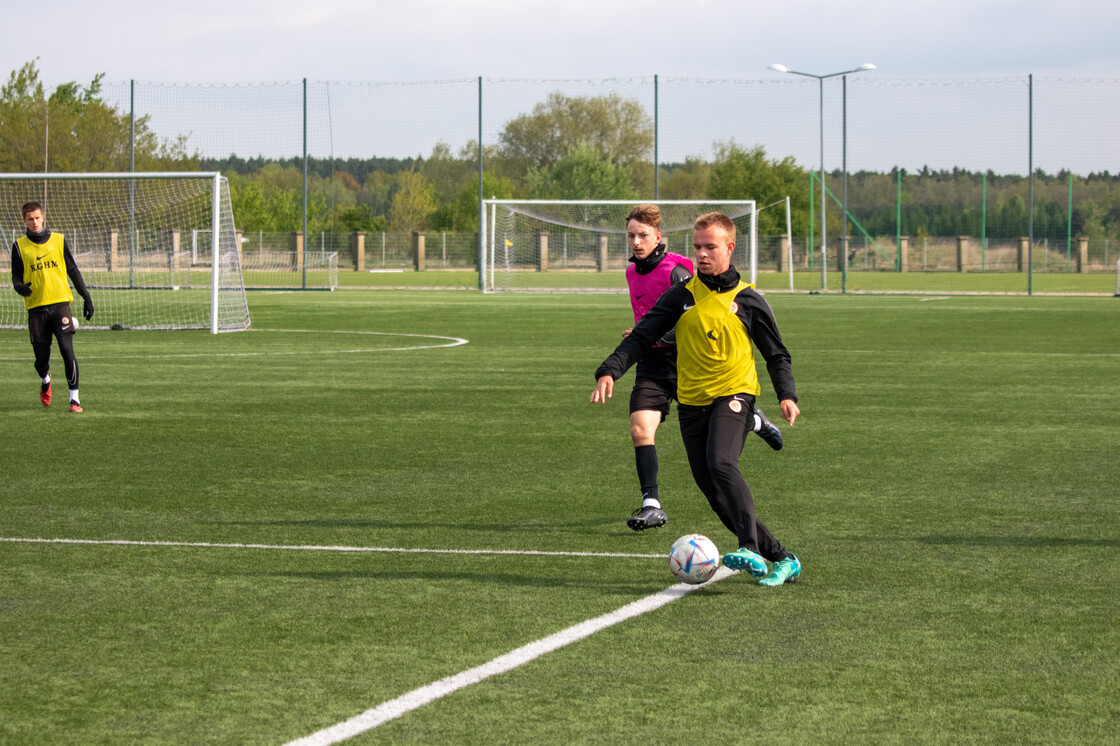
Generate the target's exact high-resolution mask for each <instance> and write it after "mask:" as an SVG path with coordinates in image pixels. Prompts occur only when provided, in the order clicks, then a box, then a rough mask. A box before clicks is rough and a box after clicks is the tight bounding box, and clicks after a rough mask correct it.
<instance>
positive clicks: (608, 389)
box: [591, 376, 614, 404]
mask: <svg viewBox="0 0 1120 746" xmlns="http://www.w3.org/2000/svg"><path fill="white" fill-rule="evenodd" d="M613 394H614V379H613V378H611V377H610V376H603V377H602V378H600V379H599V385H598V386H596V387H595V390H594V391H592V392H591V403H592V404H598V403H599V402H603V403H604V404H605V403H606V401H607V399H610V398H611V396H612V395H613Z"/></svg>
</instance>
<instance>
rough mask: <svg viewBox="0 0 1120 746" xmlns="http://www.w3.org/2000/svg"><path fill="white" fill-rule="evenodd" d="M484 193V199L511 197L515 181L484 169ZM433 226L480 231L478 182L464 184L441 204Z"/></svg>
mask: <svg viewBox="0 0 1120 746" xmlns="http://www.w3.org/2000/svg"><path fill="white" fill-rule="evenodd" d="M476 178H477V176H476ZM482 194H483V197H484V199H490V198H492V197H496V198H498V199H510V198H512V197H513V195H514V191H513V182H511V181H510V180H509V179H507V178H505V177H504V176H498V175H497V174H496V173H494V172H493V171H484V172H483V173H482ZM432 227H433V228H434V229H438V230H448V231H463V232H467V233H476V232H478V182H477V181H475V182H473V183H469V184H464V185H463V186H462V187H461V188H460V189H459V192H458V193H457V194H456V195H455V198H454V199H453V200H451V201H450V202H444V203H443V204H441V205H440V206H439V209H438V210H437V211H436V213H435V215H434V216H433V217H432Z"/></svg>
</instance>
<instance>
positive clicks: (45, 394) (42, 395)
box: [39, 383, 51, 407]
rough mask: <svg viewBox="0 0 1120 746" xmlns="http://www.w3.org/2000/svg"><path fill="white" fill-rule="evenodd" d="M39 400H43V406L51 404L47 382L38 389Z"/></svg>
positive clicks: (49, 387)
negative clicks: (43, 386)
mask: <svg viewBox="0 0 1120 746" xmlns="http://www.w3.org/2000/svg"><path fill="white" fill-rule="evenodd" d="M39 401H41V402H43V406H44V407H49V406H50V405H51V385H50V384H49V383H48V384H47V387H46V388H45V389H44V388H41V389H40V390H39Z"/></svg>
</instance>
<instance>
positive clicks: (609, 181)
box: [526, 143, 637, 199]
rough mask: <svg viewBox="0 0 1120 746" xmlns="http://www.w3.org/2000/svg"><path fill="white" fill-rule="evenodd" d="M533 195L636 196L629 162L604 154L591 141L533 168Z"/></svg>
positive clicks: (530, 181)
mask: <svg viewBox="0 0 1120 746" xmlns="http://www.w3.org/2000/svg"><path fill="white" fill-rule="evenodd" d="M526 182H527V183H528V191H529V196H530V197H531V198H533V199H636V198H637V192H636V190H635V189H634V187H633V185H632V184H631V181H630V174H629V172H628V171H627V169H626V167H625V166H622V165H619V164H615V163H612V162H611V161H610V160H608V159H606V158H604V157H603V156H602V155H601V154H600V152H599V151H598V149H596V148H595V146H594V145H591V144H590V143H579V144H577V145H576V146H575V147H574V148H572V149H571V150H570V151H569V152H568V154H567V155H566V156H564V157H563V158H561V159H560V160H559V161H557V162H556V163H555V164H553V165H551V166H546V167H543V168H535V167H534V168H530V169H529V174H528V176H527V178H526Z"/></svg>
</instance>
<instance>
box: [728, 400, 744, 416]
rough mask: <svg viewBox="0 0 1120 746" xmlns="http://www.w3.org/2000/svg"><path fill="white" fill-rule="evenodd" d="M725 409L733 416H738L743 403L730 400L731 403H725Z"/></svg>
mask: <svg viewBox="0 0 1120 746" xmlns="http://www.w3.org/2000/svg"><path fill="white" fill-rule="evenodd" d="M727 407H728V408H729V409H730V410H731V411H732V412H734V413H735V414H739V413H740V412H742V411H743V402H741V401H739V400H738V399H732V400H731V401H729V402H727Z"/></svg>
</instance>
